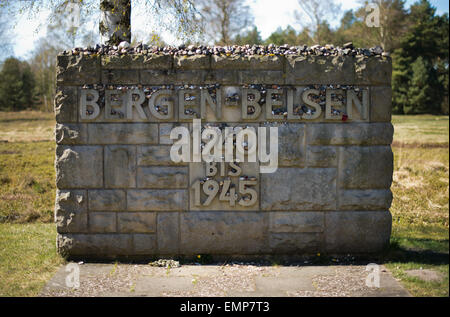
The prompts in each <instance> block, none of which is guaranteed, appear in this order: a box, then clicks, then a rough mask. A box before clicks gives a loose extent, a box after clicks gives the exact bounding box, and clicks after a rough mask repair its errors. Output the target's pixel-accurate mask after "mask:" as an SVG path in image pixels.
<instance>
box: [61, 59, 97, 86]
mask: <svg viewBox="0 0 450 317" xmlns="http://www.w3.org/2000/svg"><path fill="white" fill-rule="evenodd" d="M56 82H57V84H58V85H64V86H71V85H72V86H77V85H80V84H82V85H89V84H98V83H99V82H100V57H98V56H94V55H87V56H83V55H58V57H57V66H56Z"/></svg>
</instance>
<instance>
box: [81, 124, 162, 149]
mask: <svg viewBox="0 0 450 317" xmlns="http://www.w3.org/2000/svg"><path fill="white" fill-rule="evenodd" d="M88 134H89V138H88V142H89V144H157V143H158V125H157V124H156V123H91V124H89V125H88Z"/></svg>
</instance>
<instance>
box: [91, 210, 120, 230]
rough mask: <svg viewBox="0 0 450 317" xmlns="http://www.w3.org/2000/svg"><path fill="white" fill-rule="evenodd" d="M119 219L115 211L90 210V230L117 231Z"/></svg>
mask: <svg viewBox="0 0 450 317" xmlns="http://www.w3.org/2000/svg"><path fill="white" fill-rule="evenodd" d="M116 228H117V221H116V213H115V212H90V213H89V231H90V232H91V233H108V232H116Z"/></svg>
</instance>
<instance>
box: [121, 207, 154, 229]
mask: <svg viewBox="0 0 450 317" xmlns="http://www.w3.org/2000/svg"><path fill="white" fill-rule="evenodd" d="M117 227H118V230H119V232H122V233H151V232H155V231H156V213H154V212H119V213H117Z"/></svg>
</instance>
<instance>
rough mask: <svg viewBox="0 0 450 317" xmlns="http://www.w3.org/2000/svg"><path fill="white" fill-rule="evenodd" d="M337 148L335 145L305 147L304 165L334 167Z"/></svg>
mask: <svg viewBox="0 0 450 317" xmlns="http://www.w3.org/2000/svg"><path fill="white" fill-rule="evenodd" d="M337 156H338V149H337V147H335V146H311V145H308V146H307V147H306V165H307V166H308V167H336V166H337Z"/></svg>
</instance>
